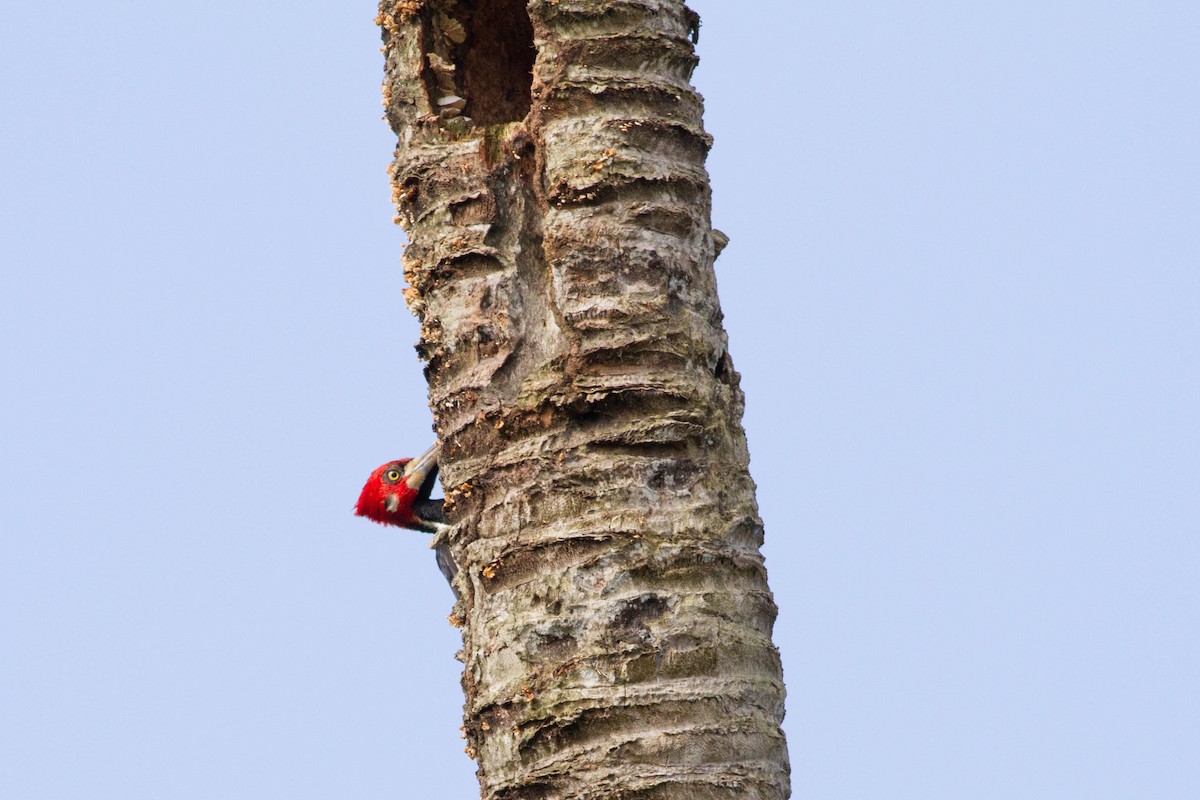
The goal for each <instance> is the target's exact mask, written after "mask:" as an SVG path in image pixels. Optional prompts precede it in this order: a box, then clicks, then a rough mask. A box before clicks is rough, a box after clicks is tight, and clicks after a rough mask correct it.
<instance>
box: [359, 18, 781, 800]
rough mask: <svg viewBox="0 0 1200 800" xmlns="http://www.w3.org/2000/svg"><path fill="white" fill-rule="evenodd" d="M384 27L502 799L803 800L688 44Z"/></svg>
mask: <svg viewBox="0 0 1200 800" xmlns="http://www.w3.org/2000/svg"><path fill="white" fill-rule="evenodd" d="M379 22H380V25H381V27H382V29H383V38H384V43H385V54H386V61H387V66H386V80H385V84H384V87H385V88H384V101H385V106H386V109H387V113H386V117H387V119H388V121H389V122H390V124H391V126H392V128H393V129H394V130H395V132H396V134H397V136H398V137H399V141H398V147H397V150H396V157H395V160H394V161H393V163H392V165H391V167H390V169H389V172H390V174H391V177H392V181H393V187H394V200H395V202H396V204H397V214H398V219H399V221H400V222H401V223H402V224H403V225H404V227H405V230H406V232H407V233H408V237H409V242H410V243H409V245H408V247H407V249H406V250H405V254H404V259H403V263H404V274H405V277H406V279H407V280H408V282H409V284H410V288H409V289H408V290H407V291H406V294H405V297H406V300H407V301H408V303H409V305H410V308H411V309H412V310H413V311H414V313H416V314H417V315H418V317H419V318H420V320H421V340H420V342H419V344H418V351H419V353H420V355H421V357H422V358H423V359H424V360H425V361H426V376H427V378H428V380H429V392H430V401H431V407H432V408H433V411H434V418H435V428H436V431H437V434H438V436H439V438H440V439H441V441H442V443H443V447H442V469H443V473H442V474H443V483H444V486H445V487H446V496H447V509H448V513H449V514H450V517H451V520H452V521H453V522H454V523H455V525H454V527H453V528H452V529H451V531H450V533H449V542H450V545H451V549H452V552H453V553H454V555H455V558H456V560H457V561H458V563H459V565H460V571H459V574H458V578H457V579H456V580H457V587H458V589H459V591H460V592H461V593H462V598H461V600H460V601H459V603H458V605H457V606H456V608H455V611H454V617H455V619H456V620H457V621H459V622H460V623H461V625H462V631H463V650H462V652H461V654H460V657H461V659H462V660H463V663H464V665H465V667H464V671H463V688H464V692H465V697H466V705H465V713H464V715H465V731H466V734H467V740H468V752H469V753H471V754H472V755H473V757H475V758H476V759H477V761H478V765H479V770H478V775H479V779H480V786H481V791H482V796H483V797H484V798H488V799H489V800H518V798H519V799H520V800H534V799H538V798H541V799H545V800H549V798H589V799H595V800H600V799H601V798H646V799H647V800H649V799H650V798H660V799H663V800H665V799H666V798H688V800H701V799H703V798H733V797H738V798H772V799H774V798H783V797H787V796H788V760H787V751H786V744H785V741H784V737H783V734H782V731H781V729H780V727H779V725H780V721H781V720H782V717H783V698H784V690H783V682H782V673H781V667H780V662H779V656H778V652H777V651H776V649H775V647H774V645H773V644H772V642H771V628H772V625H773V622H774V619H775V613H776V609H775V605H774V602H773V600H772V597H771V593H770V590H769V589H768V587H767V581H766V571H765V568H764V566H763V561H762V556H761V554H760V551H759V548H760V546H761V544H762V524H761V520H760V519H759V517H758V513H757V506H756V503H755V500H754V484H753V482H752V481H751V479H750V476H749V472H748V454H747V450H746V443H745V436H744V434H743V432H742V428H741V422H740V421H741V415H742V394H741V391H740V389H739V386H738V376H737V373H736V372H735V371H734V369H733V365H732V362H731V360H730V357H729V354H728V353H727V351H726V337H725V333H724V331H723V329H722V327H721V312H720V308H719V305H718V301H717V293H716V280H715V276H714V272H713V260H714V258H715V256H716V254H717V252H718V251H719V249H720V247H722V246H723V245H724V241H725V240H724V237H723V236H722V235H721V234H719V233H717V232H714V231H713V230H712V228H711V224H710V219H709V218H710V193H709V183H708V175H707V173H706V171H705V169H704V160H705V157H706V154H707V151H708V148H709V146H710V144H711V140H710V138H709V136H708V135H707V134H706V133H705V132H704V129H703V126H702V122H701V111H702V104H701V99H700V97H699V95H698V94H697V93H696V91H695V89H694V88H693V87H692V86H691V83H690V79H691V74H692V70H693V69H694V67H695V65H696V56H695V53H694V51H693V47H692V36H694V33H695V26H696V17H695V15H694V14H693V13H692V12H691V11H690V10H688V9H687V8H686V6H684V5H683V3H682V2H677V1H675V0H616V1H615V2H614V1H612V0H604V1H603V2H602V1H601V0H531V2H529V3H528V4H527V5H526V4H525V3H523V2H520V1H519V0H457V2H454V0H441V1H440V2H437V1H435V0H423V1H422V2H411V1H409V2H404V1H399V2H398V1H397V0H384V2H383V3H382V4H381V7H380V16H379ZM523 93H527V95H526V94H523Z"/></svg>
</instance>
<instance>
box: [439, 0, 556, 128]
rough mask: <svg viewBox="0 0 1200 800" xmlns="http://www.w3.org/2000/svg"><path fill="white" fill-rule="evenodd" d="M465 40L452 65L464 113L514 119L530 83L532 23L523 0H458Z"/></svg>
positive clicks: (523, 109) (492, 120)
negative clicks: (463, 100) (456, 72)
mask: <svg viewBox="0 0 1200 800" xmlns="http://www.w3.org/2000/svg"><path fill="white" fill-rule="evenodd" d="M458 9H460V11H461V12H465V14H461V15H459V14H456V16H460V18H462V17H466V19H463V22H464V23H466V28H467V40H466V42H464V44H463V46H462V48H460V51H459V52H460V53H461V58H459V59H458V68H459V70H460V77H461V80H462V90H463V96H464V97H466V99H467V108H466V114H467V116H469V117H471V119H473V120H475V122H476V123H477V124H480V125H496V124H499V123H504V122H518V121H520V120H522V119H524V118H525V115H526V114H528V113H529V104H530V92H531V89H532V87H533V60H534V57H535V56H536V55H537V50H536V49H535V48H534V46H533V24H532V23H531V22H530V21H529V13H528V12H527V11H526V10H525V0H464V1H463V2H460V3H459V5H458Z"/></svg>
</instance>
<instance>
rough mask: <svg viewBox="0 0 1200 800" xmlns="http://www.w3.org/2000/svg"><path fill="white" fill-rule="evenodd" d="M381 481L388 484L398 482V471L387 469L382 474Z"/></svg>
mask: <svg viewBox="0 0 1200 800" xmlns="http://www.w3.org/2000/svg"><path fill="white" fill-rule="evenodd" d="M383 479H384V480H385V481H387V482H388V483H395V482H396V481H398V480H400V470H398V469H389V470H388V471H387V472H385V473H384V475H383Z"/></svg>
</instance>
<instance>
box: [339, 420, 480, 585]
mask: <svg viewBox="0 0 1200 800" xmlns="http://www.w3.org/2000/svg"><path fill="white" fill-rule="evenodd" d="M437 457H438V446H437V445H436V444H435V445H434V446H433V447H431V448H429V449H428V450H426V451H425V452H424V453H423V454H421V455H420V456H418V457H417V458H401V459H399V460H396V461H389V462H388V463H386V464H384V465H383V466H382V467H380V468H379V469H377V470H375V471H374V472H372V473H371V477H370V478H367V483H366V485H365V486H363V490H362V494H360V495H359V496H358V504H357V505H356V506H355V507H354V513H355V514H357V515H358V516H360V517H366V518H367V519H369V520H373V521H375V522H378V523H380V524H381V525H395V526H397V527H399V528H408V529H409V530H414V531H425V532H426V533H435V534H436V533H441V532H442V531H444V530H446V529H447V528H449V527H450V524H449V523H448V522H447V521H446V514H445V512H444V511H443V509H442V505H443V504H444V503H445V501H444V500H441V499H431V498H430V497H429V495H430V494H432V493H433V487H434V486H435V485H437V474H438V464H437ZM435 552H436V554H437V563H438V568H439V569H441V571H442V574H443V575H445V576H446V580H447V581H450V582H451V588H452V589H453V588H454V584H453V580H454V574H455V573H456V572H457V571H458V568H457V567H456V566H455V564H454V559H453V558H451V557H450V547H449V545H448V544H446V542H444V541H442V542H439V543H438V544H437V546H436V547H435ZM454 595H455V597H457V596H458V592H457V591H455V593H454Z"/></svg>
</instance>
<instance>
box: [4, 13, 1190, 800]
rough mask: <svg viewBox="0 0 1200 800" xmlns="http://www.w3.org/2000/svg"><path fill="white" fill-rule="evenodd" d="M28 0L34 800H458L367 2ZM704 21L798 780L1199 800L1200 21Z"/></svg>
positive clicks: (22, 745) (422, 405)
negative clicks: (399, 493)
mask: <svg viewBox="0 0 1200 800" xmlns="http://www.w3.org/2000/svg"><path fill="white" fill-rule="evenodd" d="M10 5H12V8H8V9H6V10H5V25H4V26H3V30H2V31H0V102H2V104H3V106H2V107H3V123H2V124H0V145H2V148H3V156H2V157H0V254H2V258H3V267H2V268H0V370H2V374H3V376H4V382H3V392H2V393H0V412H2V413H0V452H3V453H4V456H5V457H4V458H2V459H0V507H2V509H3V519H4V522H3V525H2V528H3V529H2V531H0V650H2V652H0V787H4V791H3V794H4V795H5V796H7V797H13V798H21V799H22V800H42V799H43V798H45V799H47V800H48V799H50V798H73V797H88V798H121V799H122V800H134V799H136V798H162V797H170V798H173V799H174V800H188V799H189V798H197V799H199V798H204V799H206V800H207V799H208V798H214V797H222V798H261V797H289V798H328V797H356V798H373V797H396V796H401V797H411V796H422V797H472V796H475V792H476V788H475V782H474V777H473V765H472V763H471V762H470V761H469V760H468V759H467V757H466V756H465V755H464V754H463V753H462V747H463V744H464V743H463V742H462V741H461V740H460V739H459V733H458V726H459V724H460V722H461V719H460V716H461V702H462V700H461V694H460V690H459V687H458V676H459V670H460V665H459V663H458V662H457V661H455V660H454V659H453V654H454V652H455V650H456V649H457V647H458V643H459V641H458V634H457V632H456V631H455V630H453V629H452V628H450V627H449V626H448V625H447V624H446V621H445V615H446V613H447V611H448V610H449V606H450V601H451V596H450V593H449V591H448V589H447V588H446V587H445V585H444V583H443V582H442V578H441V576H440V574H439V573H438V571H437V569H436V568H435V566H434V563H433V556H432V553H431V552H429V551H428V550H427V549H426V547H425V543H424V541H423V540H422V538H421V537H420V536H418V535H408V534H405V533H397V532H394V531H389V530H385V529H382V528H379V527H376V526H372V525H369V524H367V523H365V522H363V521H362V520H359V519H355V518H354V517H352V516H351V514H350V511H351V506H352V504H353V502H354V500H355V498H356V497H357V492H358V489H359V488H360V486H361V484H362V481H363V480H364V479H365V477H366V475H367V473H368V472H370V470H371V469H372V468H373V467H375V466H376V465H378V464H379V463H381V462H383V461H385V460H388V459H391V458H394V457H396V456H399V455H404V454H410V455H411V454H415V453H417V452H419V451H420V450H422V449H424V447H425V446H427V444H428V443H429V441H430V437H431V433H430V417H429V412H428V409H427V408H426V400H425V390H424V384H423V379H422V376H421V369H420V364H419V363H418V362H417V360H416V356H415V353H414V352H413V349H412V344H413V343H414V342H415V341H416V338H417V328H416V324H415V321H414V320H413V318H412V317H411V316H410V315H409V314H408V312H407V310H406V309H405V308H404V307H403V301H402V298H401V295H400V291H401V288H402V276H401V274H400V269H399V256H400V250H401V245H402V241H403V235H402V232H401V231H400V230H399V229H398V228H396V227H395V226H393V225H392V223H391V216H392V212H391V210H390V208H389V205H388V198H389V187H388V185H387V178H386V175H385V168H386V166H387V163H388V160H389V157H390V153H391V150H392V145H393V142H392V135H391V133H390V132H389V131H388V130H387V127H386V125H385V124H384V123H383V122H381V121H380V119H379V115H380V111H381V109H380V106H379V83H380V77H381V58H380V55H379V53H378V52H377V47H378V44H379V42H378V34H377V31H376V29H375V28H374V26H373V25H372V22H371V20H372V17H373V16H374V13H375V10H374V6H373V5H372V4H370V3H358V4H353V3H352V4H346V3H333V2H315V3H309V4H306V5H296V4H294V3H277V2H273V0H264V2H259V3H254V4H240V3H238V4H235V3H231V2H228V1H227V0H213V2H209V3H187V4H175V3H162V2H160V3H149V2H112V3H108V4H104V5H103V6H101V5H100V4H95V3H79V2H73V1H72V0H67V2H65V3H56V4H53V5H50V4H37V3H23V4H15V3H14V4H10ZM693 7H694V8H696V9H697V10H698V11H699V12H700V13H701V14H702V16H703V19H704V26H703V28H702V32H701V38H700V44H699V51H700V54H701V57H702V59H703V60H702V63H701V66H700V68H699V70H698V71H697V73H696V76H695V82H696V85H697V86H698V88H699V89H700V91H701V92H702V93H703V94H704V96H705V100H706V107H707V113H706V125H707V127H708V130H709V131H710V132H711V133H713V135H714V136H715V137H716V145H715V147H714V149H713V152H712V155H711V157H710V160H709V168H710V172H711V173H712V178H713V186H714V192H715V200H714V224H715V225H716V227H718V228H720V229H721V230H723V231H725V232H726V233H727V234H729V236H730V237H731V244H730V245H729V247H728V249H727V250H726V251H725V253H724V254H723V255H722V257H721V259H720V261H719V262H718V266H717V271H718V278H719V281H720V288H721V297H722V303H723V306H724V310H725V313H726V324H727V326H728V330H729V335H730V341H731V352H732V355H733V357H734V360H735V363H736V365H737V367H738V369H739V371H740V372H741V373H742V376H743V387H744V388H745V390H746V393H747V413H746V427H747V430H748V434H749V438H750V448H751V453H752V471H753V473H754V477H755V479H756V481H757V482H758V486H759V500H760V504H761V507H762V514H763V517H764V519H765V521H766V525H767V546H766V554H767V559H768V566H769V568H770V574H771V582H772V587H773V588H774V590H775V593H776V598H777V600H778V602H779V605H780V609H781V611H780V616H779V622H778V625H777V629H776V640H777V642H778V644H779V646H780V649H781V651H782V653H783V657H784V666H785V670H786V679H787V683H788V689H789V700H788V718H787V720H786V723H785V727H786V729H787V733H788V737H789V743H790V748H791V753H792V766H793V773H794V774H793V784H794V789H795V795H796V796H797V797H803V798H821V799H824V798H829V799H830V800H832V799H833V798H838V799H839V800H840V799H843V798H878V797H905V798H907V797H912V798H922V800H928V799H929V798H954V799H955V800H957V799H958V798H962V797H973V798H1004V799H1005V800H1010V799H1011V798H1017V797H1019V798H1022V799H1023V800H1025V799H1029V800H1033V799H1036V798H1054V799H1055V800H1058V799H1059V798H1066V797H1087V798H1089V799H1090V800H1107V799H1108V798H1112V800H1117V799H1118V798H1146V797H1153V798H1157V799H1159V800H1165V799H1173V798H1179V799H1180V800H1183V799H1184V798H1188V799H1189V800H1190V799H1191V798H1195V797H1197V796H1200V761H1198V760H1197V758H1196V753H1197V752H1200V681H1198V680H1197V675H1200V633H1198V626H1197V618H1198V616H1200V588H1198V587H1197V583H1198V582H1197V575H1198V574H1200V426H1198V425H1197V407H1198V406H1200V366H1198V365H1200V232H1198V226H1197V222H1198V221H1200V147H1198V146H1197V141H1198V140H1197V133H1196V132H1197V130H1198V129H1200V111H1198V109H1200V88H1198V86H1200V80H1198V79H1200V56H1198V55H1197V52H1198V51H1197V48H1196V42H1197V39H1198V37H1200V5H1197V4H1195V3H1190V2H1154V1H1153V0H1152V1H1151V2H1144V3H1138V4H1134V3H1109V2H1093V3H1083V2H1043V3H1036V4H1035V3H1031V2H1020V1H1018V2H1010V3H1004V4H999V3H994V4H970V3H965V4H964V3H950V2H912V3H904V4H899V3H895V4H893V3H881V2H875V3H863V2H842V3H836V4H835V3H826V4H793V3H783V2H761V3H755V4H743V3H731V2H724V3H722V2H718V0H695V2H693Z"/></svg>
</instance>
